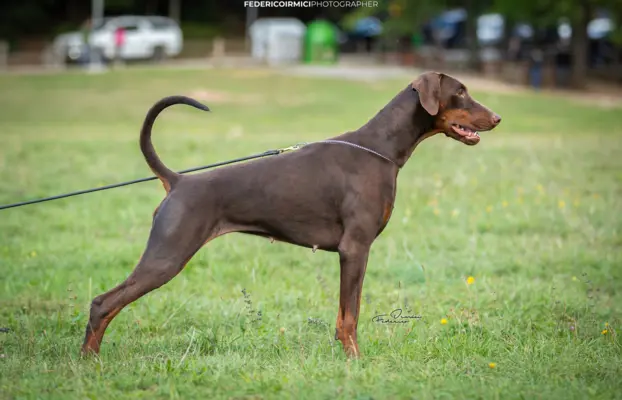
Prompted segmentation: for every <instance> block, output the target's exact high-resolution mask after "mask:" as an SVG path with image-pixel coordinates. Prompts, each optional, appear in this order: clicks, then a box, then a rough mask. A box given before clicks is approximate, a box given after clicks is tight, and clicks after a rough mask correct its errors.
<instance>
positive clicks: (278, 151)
mask: <svg viewBox="0 0 622 400" xmlns="http://www.w3.org/2000/svg"><path fill="white" fill-rule="evenodd" d="M314 143H339V144H345V145H349V146H353V147H356V148H358V149H361V150H365V151H368V152H369V153H371V154H375V155H377V156H378V157H381V158H384V159H385V160H387V161H390V162H391V163H393V164H395V165H397V163H396V162H395V161H393V160H391V159H390V158H388V157H385V156H383V155H382V154H380V153H378V152H376V151H374V150H371V149H368V148H366V147H363V146H359V145H358V144H354V143H350V142H344V141H341V140H321V141H319V142H312V143H298V144H295V145H293V146H289V147H284V148H281V149H274V150H268V151H264V152H263V153H259V154H254V155H251V156H246V157H241V158H236V159H233V160H229V161H222V162H218V163H215V164H208V165H204V166H202V167H195V168H189V169H184V170H182V171H178V172H177V173H178V174H187V173H189V172H195V171H201V170H204V169H210V168H216V167H222V166H223V165H229V164H235V163H239V162H242V161H249V160H254V159H257V158H263V157H269V156H276V155H279V154H282V153H286V152H289V151H295V150H298V149H301V148H303V147H304V146H308V145H310V144H314ZM397 166H398V168H399V165H397ZM155 179H158V177H156V176H150V177H148V178H140V179H134V180H131V181H127V182H121V183H115V184H112V185H106V186H101V187H98V188H94V189H86V190H79V191H77V192H70V193H65V194H60V195H57V196H51V197H44V198H41V199H35V200H28V201H22V202H19V203H13V204H5V205H1V206H0V210H6V209H9V208H14V207H21V206H26V205H29V204H37V203H43V202H46V201H52V200H58V199H64V198H67V197H72V196H78V195H81V194H87V193H93V192H99V191H102V190H108V189H114V188H118V187H122V186H128V185H133V184H135V183H141V182H147V181H153V180H155Z"/></svg>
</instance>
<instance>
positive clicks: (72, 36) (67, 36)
mask: <svg viewBox="0 0 622 400" xmlns="http://www.w3.org/2000/svg"><path fill="white" fill-rule="evenodd" d="M119 28H121V29H123V32H124V35H123V36H124V41H123V45H122V46H120V48H119V55H118V58H120V59H121V60H125V61H127V60H141V59H153V60H156V61H159V60H162V59H164V58H167V57H174V56H176V55H178V54H179V53H180V52H181V49H182V46H183V35H182V32H181V29H180V28H179V25H177V23H176V22H175V21H173V20H172V19H170V18H166V17H159V16H120V17H111V18H103V19H101V20H100V21H99V22H98V23H96V24H95V25H94V26H93V27H92V31H91V33H90V34H89V30H88V27H87V26H85V28H84V29H83V30H82V31H77V32H69V33H64V34H61V35H59V36H57V37H56V38H55V39H54V42H53V46H54V51H55V52H56V54H58V55H59V56H61V57H62V58H63V59H64V60H65V61H66V62H69V63H72V62H78V61H86V60H88V59H89V58H90V57H91V54H92V52H97V53H98V54H99V56H100V57H101V58H103V60H112V59H114V58H116V57H117V54H116V52H117V47H116V40H115V33H116V32H117V30H118V29H119ZM87 38H88V39H87ZM87 40H88V46H87Z"/></svg>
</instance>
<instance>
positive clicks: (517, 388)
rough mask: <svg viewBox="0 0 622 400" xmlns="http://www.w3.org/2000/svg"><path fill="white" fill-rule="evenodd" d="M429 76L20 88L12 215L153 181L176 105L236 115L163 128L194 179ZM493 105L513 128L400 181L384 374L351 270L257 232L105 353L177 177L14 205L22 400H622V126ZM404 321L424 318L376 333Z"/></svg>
mask: <svg viewBox="0 0 622 400" xmlns="http://www.w3.org/2000/svg"><path fill="white" fill-rule="evenodd" d="M407 83H408V79H404V80H399V79H391V80H386V81H385V80H383V81H377V82H373V83H364V82H356V81H342V80H336V79H326V78H325V79H311V78H303V77H290V76H286V75H280V74H276V73H271V72H269V71H267V70H246V71H245V70H173V69H170V70H141V69H137V68H130V69H127V70H122V71H115V72H111V73H107V74H103V75H87V74H79V73H65V74H58V75H39V76H17V75H12V76H8V75H4V76H0V90H1V91H2V96H0V143H1V145H0V204H5V203H11V202H16V201H20V200H26V199H31V198H37V197H43V196H48V195H54V194H59V193H64V192H68V191H73V190H80V189H85V188H89V187H94V186H98V185H104V184H109V183H115V182H120V181H124V180H130V179H134V178H141V177H145V176H149V175H150V171H149V169H148V168H147V166H146V164H145V162H144V160H143V158H142V155H141V153H140V150H139V148H138V131H139V128H140V124H141V123H142V119H143V118H144V115H145V113H146V111H147V109H148V108H149V107H150V106H151V104H152V103H153V102H155V101H156V100H157V99H159V98H160V97H162V96H165V95H170V94H187V95H192V96H195V97H197V98H199V99H203V100H204V102H205V103H206V104H208V105H209V106H210V107H211V108H212V112H211V113H209V114H206V113H202V112H199V111H197V110H194V109H191V108H189V107H183V106H176V107H175V108H172V109H169V110H167V111H166V112H165V113H163V114H162V115H161V117H160V119H159V120H158V122H157V123H156V127H155V131H154V143H155V145H156V147H157V149H158V152H159V154H160V156H161V157H162V159H163V160H164V162H165V163H166V164H167V165H169V166H171V167H172V168H175V169H184V168H189V167H194V166H198V165H203V164H207V163H210V162H216V161H222V160H228V159H231V158H236V157H241V156H245V155H249V154H253V153H258V152H261V151H264V150H267V149H272V148H277V147H285V146H289V145H292V144H294V143H298V142H302V141H312V140H317V139H321V138H326V137H330V136H334V135H337V134H340V133H342V132H343V131H346V130H350V129H355V128H358V127H359V126H361V125H362V124H363V123H365V122H366V121H367V119H368V118H370V117H372V116H373V114H374V113H375V112H376V111H377V110H379V109H380V108H381V107H382V106H383V105H384V104H385V103H386V102H388V101H389V100H390V99H391V97H392V96H393V95H394V94H395V93H397V91H398V90H401V89H402V88H403V87H404V86H405V85H406V84H407ZM472 92H473V94H474V96H475V97H476V98H477V99H479V100H481V101H482V102H483V103H485V104H486V105H488V106H489V107H491V108H492V109H494V110H495V111H496V112H498V113H499V114H501V115H502V116H503V123H502V124H501V126H500V127H499V128H498V129H497V130H496V131H494V132H490V133H483V134H482V141H481V142H480V144H479V145H477V146H474V147H467V146H464V145H462V144H460V143H458V142H456V141H453V140H451V139H448V138H446V137H444V136H442V135H439V136H436V137H433V138H431V139H428V140H427V141H425V142H424V143H423V144H422V145H420V146H419V147H418V148H417V150H416V152H415V153H414V155H413V157H412V158H411V160H410V161H409V163H408V164H407V165H406V167H405V168H404V169H403V170H402V172H401V173H400V175H399V178H398V194H397V202H396V206H395V210H394V212H393V216H392V219H391V221H390V223H389V225H388V227H387V229H386V230H385V231H384V232H383V233H382V235H381V236H380V237H379V239H378V240H377V241H376V242H375V244H374V246H373V248H372V252H371V256H370V261H369V267H368V270H367V276H366V280H365V287H364V291H363V295H364V299H363V302H362V305H361V308H362V310H361V319H360V323H359V344H360V346H361V351H362V353H363V358H362V359H360V360H358V361H348V360H346V358H345V356H344V355H343V354H342V350H341V346H340V344H339V343H336V342H335V341H334V338H333V336H334V323H335V317H336V312H337V304H338V303H337V301H338V287H339V282H338V281H339V267H338V257H337V256H336V255H335V254H331V253H324V252H320V251H318V252H316V253H313V252H311V251H310V250H308V249H303V248H297V247H294V246H290V245H286V244H278V243H274V244H270V241H268V240H265V239H261V238H256V237H250V236H244V235H241V234H231V235H227V236H224V237H221V238H218V239H216V240H214V241H212V242H210V243H209V245H207V246H206V247H205V248H203V249H202V250H201V251H200V252H199V253H198V254H197V255H196V256H195V257H194V259H192V261H191V262H190V263H189V264H188V266H187V267H186V269H185V270H184V271H183V273H182V274H180V275H179V276H178V277H177V278H175V279H174V280H173V281H171V282H170V283H169V284H167V285H166V286H164V287H162V288H161V289H159V290H157V291H155V292H153V293H151V294H149V295H147V296H146V297H144V298H142V299H141V300H139V301H138V302H135V303H133V304H132V305H130V306H129V307H127V308H126V309H125V310H124V311H123V312H121V314H120V315H119V316H118V317H117V318H116V319H115V320H114V321H113V322H112V323H111V325H110V327H109V328H108V331H107V334H106V336H105V338H104V343H103V346H102V352H101V357H100V358H89V359H81V358H80V356H79V347H80V345H81V343H82V339H83V334H84V328H85V325H86V322H87V319H88V308H89V304H90V301H91V299H92V298H93V297H94V296H96V295H98V294H100V293H102V292H104V291H106V290H108V289H110V288H112V287H113V286H115V285H116V284H118V283H119V282H121V281H122V280H123V279H125V277H126V276H127V275H128V274H129V273H130V272H131V270H132V269H133V267H134V265H135V263H136V261H137V260H138V258H139V257H140V255H141V252H142V250H143V248H144V245H145V242H146V239H147V235H148V232H149V228H150V223H151V215H152V212H153V210H154V209H155V207H156V206H157V205H158V203H159V202H160V200H161V199H162V197H163V194H164V190H163V189H162V187H161V185H160V184H159V182H157V181H156V182H148V183H142V184H138V185H134V186H128V187H124V188H120V189H115V190H110V191H105V192H99V193H94V194H88V195H84V196H80V197H74V198H70V199H64V200H58V201H53V202H49V203H43V204H38V205H31V206H26V207H23V208H16V209H10V210H3V211H0V274H1V276H2V280H1V285H2V286H1V290H0V327H2V328H8V332H0V398H3V399H4V398H6V399H9V398H59V399H74V398H75V399H84V398H101V399H109V398H126V397H127V398H146V399H153V398H184V399H188V398H200V399H220V398H255V399H258V398H313V399H315V398H317V399H335V398H342V399H371V398H374V399H381V398H391V399H401V398H404V399H410V398H413V399H414V398H416V399H428V398H446V399H450V398H487V399H488V398H503V399H509V398H542V399H553V398H560V399H562V398H563V399H572V398H577V399H578V398H588V397H589V398H616V397H617V398H620V396H621V394H620V391H619V389H620V387H622V352H621V346H620V340H619V337H618V336H617V333H616V332H617V330H618V329H619V327H620V324H621V323H622V318H621V315H622V314H621V312H622V237H621V230H622V200H621V199H622V157H621V156H620V154H621V152H622V124H621V122H622V120H621V117H620V115H622V110H620V109H604V108H598V107H595V106H591V105H589V104H581V103H577V102H573V101H572V100H571V99H567V98H563V97H562V96H559V95H553V94H531V93H520V92H518V93H493V92H478V91H477V90H472ZM275 173H278V171H275ZM469 277H472V279H469ZM243 291H244V293H243ZM397 308H403V309H404V310H408V311H409V312H411V313H413V314H417V315H420V316H421V319H419V320H413V322H412V323H410V324H406V325H387V324H379V323H376V322H373V321H372V319H373V317H374V316H375V315H378V314H383V313H388V312H390V311H392V310H394V309H397Z"/></svg>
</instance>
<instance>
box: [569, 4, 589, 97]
mask: <svg viewBox="0 0 622 400" xmlns="http://www.w3.org/2000/svg"><path fill="white" fill-rule="evenodd" d="M591 11H592V10H591V8H590V5H589V3H588V2H587V1H582V2H581V4H580V7H579V12H580V15H579V16H578V18H576V19H574V21H573V24H572V38H571V41H572V86H574V87H575V88H577V89H583V88H585V85H586V81H587V67H588V65H587V56H588V45H589V42H588V36H587V25H588V23H589V22H590V18H591V16H592V15H591V14H592V13H591Z"/></svg>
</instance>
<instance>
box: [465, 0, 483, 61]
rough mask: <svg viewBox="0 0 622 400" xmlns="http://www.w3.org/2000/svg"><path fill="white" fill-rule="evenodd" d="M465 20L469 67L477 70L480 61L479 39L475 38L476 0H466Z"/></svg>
mask: <svg viewBox="0 0 622 400" xmlns="http://www.w3.org/2000/svg"><path fill="white" fill-rule="evenodd" d="M465 3H466V10H467V20H466V34H467V45H468V48H469V62H468V65H469V69H472V70H474V71H479V70H481V68H482V63H481V60H480V56H479V40H478V39H477V18H478V16H479V7H477V1H476V0H467V1H466V2H465Z"/></svg>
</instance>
